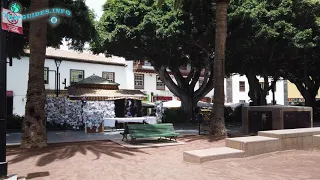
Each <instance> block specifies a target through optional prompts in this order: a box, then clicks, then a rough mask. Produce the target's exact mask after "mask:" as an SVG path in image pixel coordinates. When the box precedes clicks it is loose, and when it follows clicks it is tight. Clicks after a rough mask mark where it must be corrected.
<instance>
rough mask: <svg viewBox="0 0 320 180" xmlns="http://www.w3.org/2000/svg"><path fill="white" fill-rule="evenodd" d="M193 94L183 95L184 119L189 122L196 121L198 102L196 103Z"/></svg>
mask: <svg viewBox="0 0 320 180" xmlns="http://www.w3.org/2000/svg"><path fill="white" fill-rule="evenodd" d="M194 101H195V100H194V98H193V96H181V106H182V110H183V112H184V119H185V120H186V121H187V122H194V121H195V113H194V112H195V108H196V104H195V103H194Z"/></svg>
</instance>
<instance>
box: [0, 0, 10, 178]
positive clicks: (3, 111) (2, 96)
mask: <svg viewBox="0 0 320 180" xmlns="http://www.w3.org/2000/svg"><path fill="white" fill-rule="evenodd" d="M7 5H8V4H7V1H1V2H0V8H7ZM6 39H7V33H6V32H5V31H4V30H2V29H0V178H2V177H4V176H7V173H8V163H7V158H6V133H7V54H6V51H7V48H6V44H7V43H6V41H7V40H6Z"/></svg>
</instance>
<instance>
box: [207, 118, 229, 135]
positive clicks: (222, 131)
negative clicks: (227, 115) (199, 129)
mask: <svg viewBox="0 0 320 180" xmlns="http://www.w3.org/2000/svg"><path fill="white" fill-rule="evenodd" d="M210 134H211V135H212V136H214V137H217V138H218V137H219V138H221V139H223V138H226V137H227V130H226V128H225V124H224V118H217V119H213V120H212V121H211V125H210Z"/></svg>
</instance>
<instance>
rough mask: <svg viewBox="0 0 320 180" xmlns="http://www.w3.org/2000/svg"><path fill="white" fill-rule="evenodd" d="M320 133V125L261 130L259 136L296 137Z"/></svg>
mask: <svg viewBox="0 0 320 180" xmlns="http://www.w3.org/2000/svg"><path fill="white" fill-rule="evenodd" d="M313 135H320V127H316V128H297V129H281V130H271V131H259V132H258V136H266V137H273V138H279V139H284V138H295V137H304V136H313Z"/></svg>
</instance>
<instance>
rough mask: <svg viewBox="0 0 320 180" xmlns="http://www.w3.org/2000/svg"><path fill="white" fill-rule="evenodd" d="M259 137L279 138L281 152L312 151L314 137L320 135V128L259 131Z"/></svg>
mask: <svg viewBox="0 0 320 180" xmlns="http://www.w3.org/2000/svg"><path fill="white" fill-rule="evenodd" d="M258 135H259V136H266V137H272V138H278V139H279V140H280V146H281V150H290V149H311V148H313V146H314V145H313V136H314V135H320V128H299V129H284V130H272V131H259V132H258Z"/></svg>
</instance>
